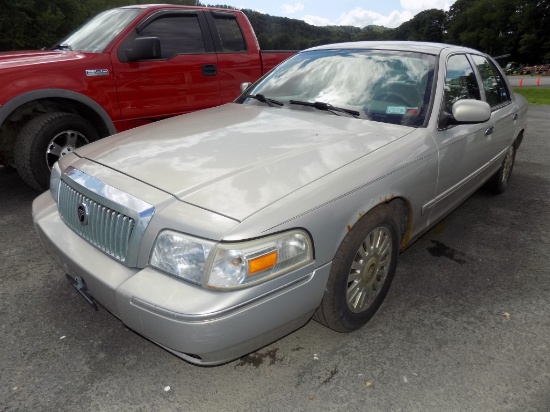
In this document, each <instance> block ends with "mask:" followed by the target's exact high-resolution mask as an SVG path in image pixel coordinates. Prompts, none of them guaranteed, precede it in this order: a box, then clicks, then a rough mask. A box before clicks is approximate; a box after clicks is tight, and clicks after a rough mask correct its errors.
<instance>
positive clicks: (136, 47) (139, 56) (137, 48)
mask: <svg viewBox="0 0 550 412" xmlns="http://www.w3.org/2000/svg"><path fill="white" fill-rule="evenodd" d="M132 46H133V47H132V48H131V49H126V50H125V52H126V58H127V59H128V61H130V62H135V61H138V60H150V59H160V56H161V54H160V40H159V38H158V37H138V38H136V39H134V42H133V44H132Z"/></svg>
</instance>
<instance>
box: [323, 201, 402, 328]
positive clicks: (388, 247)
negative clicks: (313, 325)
mask: <svg viewBox="0 0 550 412" xmlns="http://www.w3.org/2000/svg"><path fill="white" fill-rule="evenodd" d="M399 233H400V232H399V219H398V216H397V212H396V211H395V210H394V208H392V207H391V206H389V205H381V206H378V207H376V208H375V209H373V210H372V211H370V212H369V213H368V214H367V215H365V216H364V217H363V218H362V219H361V220H359V222H357V224H356V225H355V226H354V227H353V228H352V229H351V230H350V231H349V232H348V234H347V235H346V237H345V238H344V240H343V241H342V243H341V244H340V247H339V248H338V250H337V252H336V255H335V256H334V259H333V261H332V267H331V270H330V274H329V279H328V282H327V286H326V289H325V295H324V296H323V300H322V301H321V305H320V306H319V308H318V309H317V311H316V312H315V314H314V315H313V319H315V320H316V321H318V322H319V323H322V324H323V325H325V326H328V327H329V328H331V329H333V330H335V331H338V332H351V331H354V330H356V329H359V328H360V327H361V326H363V325H364V324H365V323H367V322H368V321H369V319H370V318H372V316H373V315H374V314H375V313H376V311H377V310H378V308H379V307H380V305H381V304H382V302H383V301H384V298H385V297H386V294H387V293H388V290H389V288H390V285H391V282H392V280H393V277H394V275H395V268H396V266H397V258H398V255H399V242H400V239H399V238H400V234H399Z"/></svg>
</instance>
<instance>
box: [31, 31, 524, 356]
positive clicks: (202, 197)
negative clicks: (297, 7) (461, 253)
mask: <svg viewBox="0 0 550 412" xmlns="http://www.w3.org/2000/svg"><path fill="white" fill-rule="evenodd" d="M243 90H244V92H243V94H242V95H241V96H240V97H239V98H238V99H237V100H236V101H235V102H234V103H231V104H227V105H224V106H220V107H217V108H213V109H208V110H204V111H201V112H197V113H192V114H188V115H184V116H180V117H175V118H171V119H168V120H164V121H162V122H158V123H156V124H153V125H148V126H144V127H141V128H137V129H134V130H130V131H127V132H124V133H121V134H118V135H115V136H112V137H109V138H106V139H103V140H101V141H98V142H96V143H93V144H90V145H88V146H84V147H81V148H78V149H77V150H76V151H75V152H74V153H73V154H70V155H68V156H66V157H64V158H62V159H61V160H60V161H59V162H58V163H57V164H56V165H55V167H54V168H53V172H52V176H51V185H50V191H48V192H46V193H44V194H42V195H41V196H39V197H38V198H37V199H36V200H35V201H34V204H33V216H34V221H35V225H36V229H37V231H38V234H39V236H40V239H41V240H42V243H43V244H44V246H45V247H46V249H47V250H48V251H49V252H50V253H51V254H52V255H53V256H54V258H55V259H56V261H57V262H58V263H59V265H60V267H61V268H62V270H63V272H65V273H66V274H67V278H68V280H69V281H70V283H71V284H72V285H73V286H74V287H75V288H76V289H77V290H78V291H79V292H80V293H81V294H82V295H83V296H84V297H85V299H86V300H87V301H88V302H89V303H90V304H91V305H93V306H94V307H96V308H97V307H98V305H97V304H98V303H99V304H100V305H101V306H103V307H104V308H106V309H107V310H109V311H110V312H112V313H113V314H114V315H115V316H117V317H118V318H120V319H121V321H122V322H124V323H125V324H126V325H127V326H128V327H130V328H132V329H133V330H135V331H136V332H138V333H140V334H141V335H143V336H145V337H147V338H148V339H150V340H152V341H154V342H156V343H157V344H159V345H160V346H162V347H164V348H166V349H167V350H169V351H170V352H172V353H174V354H176V355H177V356H180V357H182V358H183V359H186V360H187V361H189V362H192V363H196V364H204V365H207V364H219V363H223V362H227V361H230V360H232V359H235V358H237V357H240V356H243V355H245V354H247V353H249V352H251V351H254V350H256V349H258V348H260V347H262V346H264V345H266V344H269V343H271V342H273V341H274V340H276V339H278V338H280V337H282V336H284V335H285V334H287V333H289V332H291V331H293V330H295V329H297V328H299V327H300V326H302V325H303V324H305V323H306V322H307V321H308V320H309V319H310V318H311V317H312V316H313V318H314V319H315V320H317V321H318V322H320V323H322V324H324V325H326V326H328V327H329V328H332V329H334V330H336V331H339V332H350V331H353V330H355V329H357V328H360V327H361V326H362V325H364V324H365V323H366V322H367V321H368V320H369V319H370V318H371V317H372V316H373V315H374V314H375V312H376V311H377V309H378V308H379V307H380V305H381V304H382V302H383V300H384V297H385V296H386V294H387V292H388V289H389V287H390V284H391V282H392V278H393V276H394V273H395V269H396V265H397V259H398V255H399V253H400V251H402V250H404V249H405V248H407V246H409V245H410V244H411V243H412V242H413V241H414V240H415V239H416V238H418V237H419V236H420V235H421V234H422V233H424V232H425V231H427V230H428V229H429V228H430V227H432V226H433V225H434V224H435V223H437V222H438V221H439V220H441V219H442V218H443V217H444V216H445V215H447V214H448V213H450V212H451V211H452V210H453V209H454V208H456V207H457V206H458V205H459V204H460V203H461V202H462V201H464V200H465V199H466V198H467V197H468V196H469V195H470V194H472V193H473V192H474V191H475V190H477V189H478V188H479V187H481V186H482V185H486V186H487V187H488V188H489V189H491V190H493V191H494V192H496V193H501V192H503V191H504V190H505V189H506V188H507V186H508V183H509V179H510V175H511V172H512V168H513V165H514V159H515V154H516V150H517V149H518V147H519V145H520V143H521V140H522V137H523V133H524V129H525V123H526V122H525V119H526V117H525V115H526V110H527V104H526V102H525V100H524V99H523V98H522V97H521V96H518V95H515V94H514V93H513V92H512V90H511V88H510V86H509V84H508V81H507V79H506V77H505V76H504V75H503V73H502V71H501V69H500V68H499V66H498V65H497V64H496V63H495V61H494V60H492V59H491V58H490V57H489V56H487V55H485V54H483V53H480V52H478V51H476V50H471V49H465V48H461V47H456V46H449V45H443V44H429V43H408V42H372V43H371V42H363V43H347V44H337V45H328V46H322V47H317V48H313V49H309V50H306V51H303V52H301V53H298V54H297V55H295V56H294V57H292V58H290V59H289V60H287V61H285V62H284V63H283V64H281V65H279V66H278V67H277V68H276V69H275V70H273V71H272V72H270V73H269V74H267V75H266V76H264V77H263V78H261V79H260V80H258V81H257V82H256V83H255V84H253V85H243ZM60 275H61V273H60Z"/></svg>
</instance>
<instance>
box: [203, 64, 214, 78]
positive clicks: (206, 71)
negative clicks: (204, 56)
mask: <svg viewBox="0 0 550 412" xmlns="http://www.w3.org/2000/svg"><path fill="white" fill-rule="evenodd" d="M217 74H218V68H217V67H216V65H215V64H204V65H203V66H202V75H203V76H215V75H217Z"/></svg>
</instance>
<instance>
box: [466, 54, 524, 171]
mask: <svg viewBox="0 0 550 412" xmlns="http://www.w3.org/2000/svg"><path fill="white" fill-rule="evenodd" d="M471 57H472V61H473V63H474V65H475V68H476V69H477V72H478V73H479V77H480V79H481V84H482V87H481V91H482V94H483V95H484V100H485V101H486V102H487V103H489V106H491V126H490V127H491V130H490V133H489V134H488V135H487V139H486V140H487V145H486V147H485V150H486V151H487V152H486V154H485V156H486V157H487V158H489V157H490V156H491V155H493V156H495V155H496V154H499V153H501V154H502V155H504V152H505V151H506V150H507V149H508V147H509V146H510V145H511V144H512V141H513V139H514V133H515V125H514V123H515V121H516V119H517V113H518V107H517V106H516V105H514V104H512V99H511V97H510V96H511V94H510V90H509V89H508V85H507V84H506V81H505V80H504V76H503V75H502V73H501V72H500V71H499V70H498V68H497V67H496V66H495V64H494V63H493V62H492V61H490V60H489V59H487V58H486V57H484V56H480V55H472V56H471ZM499 163H500V162H499Z"/></svg>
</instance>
